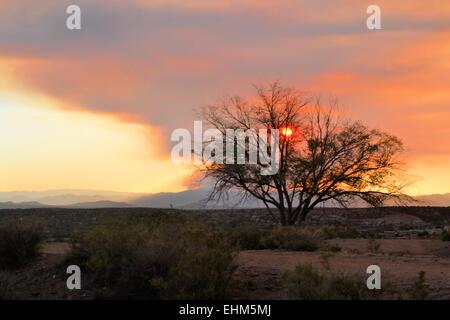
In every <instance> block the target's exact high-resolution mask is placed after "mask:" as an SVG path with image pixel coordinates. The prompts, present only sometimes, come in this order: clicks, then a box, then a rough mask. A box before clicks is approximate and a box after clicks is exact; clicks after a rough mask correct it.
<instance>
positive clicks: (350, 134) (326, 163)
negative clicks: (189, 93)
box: [200, 83, 404, 225]
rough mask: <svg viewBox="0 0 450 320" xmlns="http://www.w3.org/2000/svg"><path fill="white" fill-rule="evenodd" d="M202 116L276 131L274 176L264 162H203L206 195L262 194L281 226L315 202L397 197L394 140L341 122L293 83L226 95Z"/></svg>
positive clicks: (230, 125)
mask: <svg viewBox="0 0 450 320" xmlns="http://www.w3.org/2000/svg"><path fill="white" fill-rule="evenodd" d="M202 115H203V118H204V120H206V121H207V123H209V125H210V126H211V127H212V128H215V129H218V130H220V131H221V132H223V133H225V130H226V129H243V130H246V129H261V128H265V129H267V130H273V129H279V130H280V131H279V132H280V133H281V134H280V139H279V144H278V146H277V147H278V148H279V170H278V172H277V173H276V174H273V175H262V174H261V170H260V169H261V167H263V166H265V164H262V163H259V162H258V163H257V164H244V165H242V164H219V163H204V164H203V165H202V166H201V167H200V170H201V172H202V173H203V174H204V176H205V177H207V178H212V179H213V180H214V182H215V184H214V189H213V193H212V195H211V198H216V197H220V196H222V195H223V194H225V193H227V192H229V191H239V192H242V194H243V196H244V197H247V196H253V197H255V198H256V199H259V200H261V201H262V202H263V203H264V205H265V206H266V208H267V210H268V211H269V213H270V214H271V215H272V216H273V217H274V218H276V219H277V220H278V221H279V222H280V223H281V224H283V225H292V224H296V223H301V222H303V221H304V220H305V219H306V217H307V216H308V214H309V213H310V212H311V210H312V209H313V208H314V207H316V206H317V205H318V204H320V203H324V202H333V203H335V204H337V205H341V206H347V205H348V204H349V203H350V202H352V201H354V200H355V199H358V198H359V199H362V200H364V201H365V202H366V203H368V204H370V205H373V206H380V205H382V204H383V203H384V202H385V201H386V200H388V199H397V200H398V199H401V198H402V197H403V196H404V195H403V193H402V189H403V188H404V185H403V184H402V180H401V179H399V178H398V173H399V172H400V169H401V166H400V165H401V163H400V162H399V161H398V159H397V155H398V154H399V153H400V152H401V151H402V142H401V141H400V140H399V139H398V138H396V137H394V136H392V135H390V134H387V133H385V132H381V131H379V130H375V129H370V128H368V127H366V126H365V125H363V124H361V123H360V122H355V121H350V120H345V119H343V118H342V117H340V116H339V115H338V114H337V113H336V112H335V110H334V108H331V107H330V108H324V107H322V106H321V105H320V101H319V100H317V99H310V98H305V97H304V95H302V94H301V93H298V92H297V91H295V90H294V89H291V88H284V87H282V86H280V85H279V84H278V83H274V84H272V85H270V86H269V87H268V88H257V95H256V97H254V98H253V99H250V100H246V99H242V98H240V97H232V98H228V99H225V101H223V103H221V104H220V105H215V106H210V107H207V108H204V109H203V110H202ZM221 143H224V144H225V141H221ZM247 143H248V141H247Z"/></svg>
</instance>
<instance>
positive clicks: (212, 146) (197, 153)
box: [170, 121, 280, 175]
mask: <svg viewBox="0 0 450 320" xmlns="http://www.w3.org/2000/svg"><path fill="white" fill-rule="evenodd" d="M170 140H171V141H172V142H178V143H177V144H175V145H174V146H173V148H172V152H171V157H172V161H173V162H174V163H175V164H195V165H200V164H238V165H247V164H249V165H258V166H260V168H261V169H260V173H261V175H274V174H276V173H277V172H278V170H279V160H280V148H279V130H278V129H270V130H268V129H258V130H257V129H247V130H244V129H223V130H219V129H215V128H209V129H206V130H204V131H203V123H202V121H194V130H193V134H191V132H190V131H189V130H188V129H184V128H179V129H175V130H174V131H173V132H172V134H171V136H170Z"/></svg>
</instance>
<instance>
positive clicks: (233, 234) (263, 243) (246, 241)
mask: <svg viewBox="0 0 450 320" xmlns="http://www.w3.org/2000/svg"><path fill="white" fill-rule="evenodd" d="M226 232H228V233H229V237H230V239H231V243H233V244H235V245H236V246H237V247H239V248H240V249H241V250H261V249H270V247H271V244H270V230H268V229H262V228H259V227H242V228H235V229H232V230H226Z"/></svg>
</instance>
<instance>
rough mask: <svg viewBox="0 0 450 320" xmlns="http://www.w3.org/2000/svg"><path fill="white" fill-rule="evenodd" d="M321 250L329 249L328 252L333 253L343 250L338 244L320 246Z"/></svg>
mask: <svg viewBox="0 0 450 320" xmlns="http://www.w3.org/2000/svg"><path fill="white" fill-rule="evenodd" d="M320 250H321V251H328V252H332V253H338V252H341V251H342V248H341V247H340V246H339V245H338V244H329V245H325V246H322V247H320Z"/></svg>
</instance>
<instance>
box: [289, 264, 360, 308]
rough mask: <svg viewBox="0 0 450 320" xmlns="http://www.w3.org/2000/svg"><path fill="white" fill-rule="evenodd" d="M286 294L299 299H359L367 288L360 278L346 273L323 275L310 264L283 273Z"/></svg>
mask: <svg viewBox="0 0 450 320" xmlns="http://www.w3.org/2000/svg"><path fill="white" fill-rule="evenodd" d="M285 282H286V286H287V290H288V295H289V297H290V298H291V299H300V300H360V299H363V298H364V297H365V296H366V291H367V288H366V287H365V283H364V281H362V280H359V279H356V278H354V277H350V276H347V275H331V276H330V275H328V276H327V275H325V274H322V273H321V272H319V271H316V270H315V269H314V268H313V266H312V265H311V264H303V265H299V266H297V267H296V268H295V270H294V271H291V272H287V273H286V274H285Z"/></svg>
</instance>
